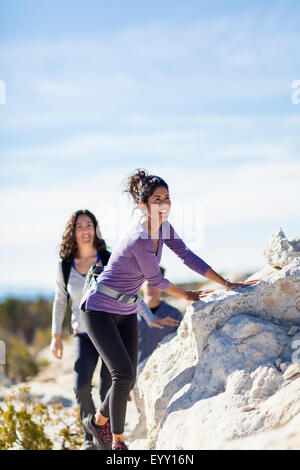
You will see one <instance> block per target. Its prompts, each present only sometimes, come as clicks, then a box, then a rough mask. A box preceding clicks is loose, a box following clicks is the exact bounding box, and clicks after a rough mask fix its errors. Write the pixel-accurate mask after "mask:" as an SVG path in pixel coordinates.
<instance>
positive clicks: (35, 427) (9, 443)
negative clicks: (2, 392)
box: [0, 387, 82, 450]
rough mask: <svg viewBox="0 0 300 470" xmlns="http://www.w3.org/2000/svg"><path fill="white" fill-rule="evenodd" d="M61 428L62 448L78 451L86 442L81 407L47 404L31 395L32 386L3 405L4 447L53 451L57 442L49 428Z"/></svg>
mask: <svg viewBox="0 0 300 470" xmlns="http://www.w3.org/2000/svg"><path fill="white" fill-rule="evenodd" d="M49 426H53V427H55V428H57V432H56V435H57V436H59V437H60V438H61V449H69V450H75V449H77V448H78V447H79V446H80V445H81V444H82V425H81V421H80V416H79V410H78V407H76V408H74V409H71V410H66V409H63V407H62V405H61V404H57V405H52V406H47V405H43V404H41V403H37V402H36V400H34V399H33V398H31V397H30V387H20V388H19V389H18V392H12V393H11V394H10V395H9V396H7V397H6V398H5V402H4V406H0V450H7V449H15V448H21V449H22V450H52V449H53V447H54V443H53V442H52V441H51V439H50V438H49V437H48V436H47V430H46V429H45V428H47V427H49Z"/></svg>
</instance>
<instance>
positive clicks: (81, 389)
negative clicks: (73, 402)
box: [74, 383, 92, 401]
mask: <svg viewBox="0 0 300 470" xmlns="http://www.w3.org/2000/svg"><path fill="white" fill-rule="evenodd" d="M74 393H75V396H76V398H77V400H79V401H84V400H85V399H86V398H87V397H90V396H91V393H92V385H91V384H90V383H84V384H80V383H76V384H75V385H74Z"/></svg>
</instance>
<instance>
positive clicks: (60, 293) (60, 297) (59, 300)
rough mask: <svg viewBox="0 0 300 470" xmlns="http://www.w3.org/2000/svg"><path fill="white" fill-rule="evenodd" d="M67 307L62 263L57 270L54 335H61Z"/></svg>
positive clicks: (53, 308)
mask: <svg viewBox="0 0 300 470" xmlns="http://www.w3.org/2000/svg"><path fill="white" fill-rule="evenodd" d="M66 307H67V292H66V289H65V281H64V276H63V272H62V263H61V261H60V262H59V265H58V268H57V275H56V288H55V296H54V301H53V307H52V334H56V335H61V332H62V325H63V321H64V317H65V311H66Z"/></svg>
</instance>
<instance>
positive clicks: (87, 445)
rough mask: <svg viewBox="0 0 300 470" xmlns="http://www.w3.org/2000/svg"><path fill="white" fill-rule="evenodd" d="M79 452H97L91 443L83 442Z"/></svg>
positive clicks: (96, 448)
mask: <svg viewBox="0 0 300 470" xmlns="http://www.w3.org/2000/svg"><path fill="white" fill-rule="evenodd" d="M80 450H98V447H96V446H95V444H94V442H93V441H84V443H83V444H82V446H81V447H80Z"/></svg>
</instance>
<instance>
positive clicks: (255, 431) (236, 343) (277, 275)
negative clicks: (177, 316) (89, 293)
mask: <svg viewBox="0 0 300 470" xmlns="http://www.w3.org/2000/svg"><path fill="white" fill-rule="evenodd" d="M299 241H300V239H296V240H293V241H291V242H289V241H288V240H287V239H286V238H285V236H284V233H283V232H282V230H281V229H279V230H278V231H277V232H276V233H275V234H274V236H273V237H272V239H271V240H270V243H269V245H268V247H267V248H266V250H265V255H266V258H267V260H268V266H266V268H265V269H263V270H262V271H260V272H259V273H256V274H254V275H253V276H251V279H260V282H259V283H257V284H255V285H253V286H249V287H247V288H245V289H243V290H242V291H229V292H227V291H225V290H222V289H218V290H216V291H215V292H214V293H213V294H211V295H210V296H209V297H205V298H204V299H203V300H200V301H199V302H195V303H194V304H193V305H190V306H189V307H188V308H187V311H186V314H185V317H184V321H183V322H182V323H181V325H180V328H179V329H178V332H177V334H175V335H174V337H173V339H172V340H171V341H168V342H165V343H161V345H160V347H159V348H158V349H157V350H156V351H155V352H154V353H153V354H152V356H151V357H150V358H149V360H148V361H147V364H146V367H145V368H144V369H143V371H142V373H141V374H140V376H139V377H138V381H137V386H136V398H137V402H138V408H139V410H140V421H139V424H138V426H137V427H136V429H135V433H134V434H135V437H136V440H135V441H134V442H133V443H132V446H131V448H133V449H140V448H144V449H279V448H280V449H300V432H299V424H300V393H299V392H300V258H299V254H300V253H299Z"/></svg>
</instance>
